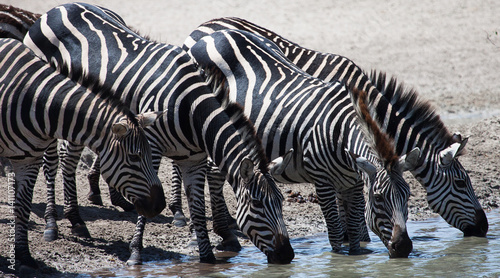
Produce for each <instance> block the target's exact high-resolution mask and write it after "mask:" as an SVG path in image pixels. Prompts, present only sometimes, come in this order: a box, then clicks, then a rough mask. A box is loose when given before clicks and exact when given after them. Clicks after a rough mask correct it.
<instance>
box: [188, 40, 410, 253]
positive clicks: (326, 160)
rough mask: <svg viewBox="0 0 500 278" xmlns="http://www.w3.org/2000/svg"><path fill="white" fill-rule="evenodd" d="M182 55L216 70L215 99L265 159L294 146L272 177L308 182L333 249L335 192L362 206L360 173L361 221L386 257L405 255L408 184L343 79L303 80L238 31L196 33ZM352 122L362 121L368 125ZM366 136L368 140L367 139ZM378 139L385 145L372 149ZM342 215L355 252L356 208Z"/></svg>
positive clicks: (277, 54)
mask: <svg viewBox="0 0 500 278" xmlns="http://www.w3.org/2000/svg"><path fill="white" fill-rule="evenodd" d="M188 53H189V54H190V55H191V56H193V58H194V59H195V60H196V62H197V63H198V64H199V65H200V66H201V67H202V68H203V69H204V70H205V72H206V74H207V75H209V76H214V75H215V76H217V75H218V74H221V75H222V76H221V77H214V78H218V79H221V80H223V81H221V82H224V83H225V84H226V86H227V87H228V93H227V95H220V94H219V98H220V99H221V101H222V102H223V103H227V102H237V103H239V104H241V105H242V106H244V110H245V114H246V115H247V116H248V117H249V118H250V120H251V121H252V122H253V123H254V125H255V127H256V129H257V134H258V135H259V137H260V138H261V140H262V142H263V145H264V149H265V151H266V154H267V156H268V158H275V157H278V156H279V155H283V154H285V153H286V152H287V150H289V149H293V150H294V152H293V156H292V157H293V158H292V161H291V162H290V163H289V164H288V165H289V166H288V167H287V168H285V170H284V171H283V172H282V173H275V175H276V178H277V180H279V181H281V182H284V183H303V182H307V183H314V184H315V185H316V190H317V193H318V197H319V203H320V205H321V208H322V210H323V213H324V216H325V219H326V222H327V227H328V232H329V239H330V242H331V245H332V247H333V248H334V250H338V249H339V248H340V245H341V244H342V241H343V234H342V229H341V228H340V221H339V219H338V213H337V205H336V200H335V195H336V192H340V193H341V194H342V196H343V198H344V199H345V200H346V201H348V203H349V204H357V203H360V202H361V203H364V202H363V183H362V182H361V183H360V182H359V181H360V180H361V178H360V176H359V175H360V174H362V177H363V180H364V181H365V184H366V185H367V187H368V189H369V193H368V197H369V198H368V204H367V212H366V214H367V216H368V218H367V220H368V221H369V223H368V224H369V225H370V227H371V228H372V230H373V231H374V232H375V233H377V235H378V236H379V237H380V238H381V239H382V240H383V241H384V243H385V244H386V246H387V247H388V248H389V253H390V256H391V257H405V256H408V254H409V253H410V251H411V249H412V247H411V240H410V239H409V237H408V235H407V233H406V219H407V210H408V208H407V202H408V197H409V186H408V184H406V182H405V181H404V180H403V178H402V175H401V169H400V165H399V163H400V162H399V160H398V159H397V156H396V155H395V154H394V149H393V148H394V147H393V146H392V145H390V143H388V140H387V138H385V137H384V136H385V135H383V133H381V132H380V131H379V130H378V128H377V127H376V125H374V122H373V121H371V120H370V119H367V118H363V117H362V120H361V121H359V120H357V117H356V114H357V113H356V112H355V111H356V110H355V107H356V105H357V100H356V101H355V102H354V103H355V104H356V105H354V106H353V102H351V97H350V96H351V94H350V93H349V91H348V90H347V89H345V87H344V86H343V84H341V83H340V82H335V83H324V82H323V81H321V80H318V79H315V78H313V77H311V76H310V75H308V74H306V73H304V72H303V71H301V70H300V69H299V68H297V67H296V66H295V65H294V64H292V63H290V62H289V61H288V60H287V59H286V58H285V57H284V56H283V55H282V54H281V51H279V49H277V48H276V46H274V44H273V43H272V42H271V41H269V40H267V39H264V38H262V37H260V36H256V35H254V34H252V33H249V32H245V31H238V30H224V31H220V32H215V33H213V34H211V35H208V36H205V37H203V38H201V39H200V40H199V41H198V42H197V43H196V44H194V45H193V46H192V47H191V48H190V49H189V52H188ZM226 98H227V99H228V100H227V99H226ZM363 115H369V113H368V112H367V113H365V114H363ZM360 122H367V124H366V126H367V127H368V128H366V129H365V128H363V126H365V125H363V124H360ZM362 130H366V131H367V132H362ZM372 134H373V135H372ZM368 138H373V140H371V141H373V142H376V144H375V143H373V144H369V143H367V139H368ZM380 142H385V144H387V146H386V147H385V148H379V143H380ZM380 144H382V143H380ZM415 153H418V150H415ZM346 213H347V219H348V221H347V226H348V232H349V234H350V248H351V250H352V251H357V250H358V249H359V241H360V238H359V231H360V224H363V223H360V222H359V220H360V219H363V217H362V215H363V207H361V209H359V206H356V205H350V206H348V207H347V211H346ZM395 242H398V244H393V243H395Z"/></svg>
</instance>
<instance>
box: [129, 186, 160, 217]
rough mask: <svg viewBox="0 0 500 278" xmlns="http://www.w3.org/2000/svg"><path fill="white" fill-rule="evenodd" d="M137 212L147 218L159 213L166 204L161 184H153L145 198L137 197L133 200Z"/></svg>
mask: <svg viewBox="0 0 500 278" xmlns="http://www.w3.org/2000/svg"><path fill="white" fill-rule="evenodd" d="M134 206H135V209H136V210H137V213H139V214H140V215H143V216H145V217H147V218H151V217H155V216H156V215H158V214H160V213H161V212H162V211H163V209H164V208H165V207H166V206H167V204H166V201H165V194H164V193H163V188H162V187H161V186H153V187H151V190H150V192H149V196H148V197H146V198H141V199H138V200H136V201H135V202H134Z"/></svg>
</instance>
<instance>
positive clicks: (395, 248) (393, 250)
mask: <svg viewBox="0 0 500 278" xmlns="http://www.w3.org/2000/svg"><path fill="white" fill-rule="evenodd" d="M387 249H388V250H389V257H390V258H408V256H409V255H410V253H411V251H412V250H413V243H412V241H411V239H410V237H409V236H408V233H407V232H406V229H401V227H399V226H398V225H396V226H394V229H393V230H392V237H391V240H390V241H389V243H388V244H387Z"/></svg>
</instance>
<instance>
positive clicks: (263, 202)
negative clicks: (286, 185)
mask: <svg viewBox="0 0 500 278" xmlns="http://www.w3.org/2000/svg"><path fill="white" fill-rule="evenodd" d="M255 168H256V167H254V163H253V162H252V161H251V160H250V159H244V160H243V161H242V162H241V164H240V171H239V172H240V178H239V187H238V191H237V193H236V197H237V199H238V200H237V203H238V206H237V207H238V209H237V213H236V219H237V222H238V225H239V227H240V229H241V231H242V232H243V233H244V234H246V235H247V236H248V237H249V238H250V240H251V241H252V242H253V243H254V244H255V246H257V248H259V249H260V250H261V251H262V252H263V253H264V254H266V256H267V260H268V262H269V263H276V264H287V263H290V262H291V261H292V260H293V258H294V256H295V254H294V252H293V248H292V246H291V244H290V240H289V237H288V232H287V230H286V226H285V222H284V221H283V214H282V209H283V208H282V205H283V195H282V194H281V191H280V190H279V188H278V186H277V185H276V183H275V181H274V180H273V179H272V178H271V175H270V174H269V173H267V171H262V170H260V169H255Z"/></svg>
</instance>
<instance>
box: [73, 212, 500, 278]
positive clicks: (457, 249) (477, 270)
mask: <svg viewBox="0 0 500 278" xmlns="http://www.w3.org/2000/svg"><path fill="white" fill-rule="evenodd" d="M487 217H488V221H489V224H490V227H489V232H488V237H487V238H476V237H468V238H464V237H463V235H462V233H461V232H460V231H459V230H457V229H454V228H451V227H450V226H449V225H448V224H447V223H446V222H445V221H444V220H442V219H441V218H433V219H428V220H425V221H409V222H408V225H407V227H408V233H409V235H410V237H411V238H412V240H413V246H414V250H413V252H412V253H411V254H410V257H409V258H408V259H389V256H388V254H387V249H386V248H385V246H384V245H383V243H382V242H381V241H380V240H379V239H378V237H376V236H375V235H374V234H371V238H372V240H373V241H372V242H370V243H367V244H365V245H363V246H362V247H363V248H365V249H366V250H369V251H370V252H369V253H368V254H363V255H357V256H346V255H343V254H336V253H332V252H331V247H330V244H329V243H328V237H327V235H326V234H318V235H314V236H310V237H305V238H296V239H292V245H293V247H294V250H295V252H296V254H295V259H294V260H293V262H292V264H290V265H268V264H267V259H266V257H265V256H264V254H262V253H261V252H260V251H259V250H258V249H257V248H255V247H253V246H248V247H244V248H243V250H242V251H241V252H240V253H239V255H237V256H235V257H232V258H228V259H222V260H220V263H219V264H216V265H209V264H201V263H198V261H197V260H198V258H196V257H189V256H184V257H182V258H181V259H180V260H177V261H164V262H150V263H146V264H145V265H143V266H139V267H134V268H126V267H124V268H122V269H113V270H103V271H102V272H99V273H92V274H90V275H82V277H89V276H92V277H126V276H129V277H168V276H171V277H175V276H182V277H186V276H191V277H234V276H240V277H241V276H247V277H248V276H251V277H266V278H269V277H308V278H309V277H335V276H336V277H410V276H414V277H419V276H420V277H457V276H460V277H499V276H500V258H499V256H500V241H499V239H500V211H494V212H490V213H487Z"/></svg>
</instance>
